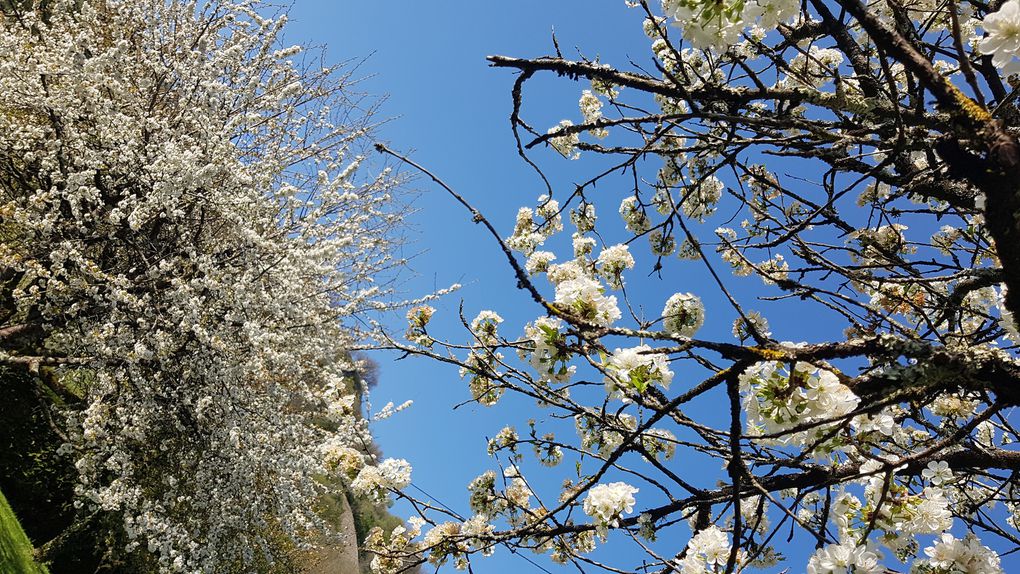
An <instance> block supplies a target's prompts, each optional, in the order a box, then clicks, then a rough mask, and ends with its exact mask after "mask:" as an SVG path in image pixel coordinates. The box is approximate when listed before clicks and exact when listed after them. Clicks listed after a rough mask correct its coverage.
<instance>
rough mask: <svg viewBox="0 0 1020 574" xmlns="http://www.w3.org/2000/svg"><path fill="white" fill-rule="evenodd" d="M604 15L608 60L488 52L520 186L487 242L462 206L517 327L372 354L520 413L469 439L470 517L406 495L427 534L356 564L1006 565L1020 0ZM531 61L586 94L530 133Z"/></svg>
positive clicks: (582, 567)
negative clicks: (633, 38) (516, 308)
mask: <svg viewBox="0 0 1020 574" xmlns="http://www.w3.org/2000/svg"><path fill="white" fill-rule="evenodd" d="M627 5H629V6H630V7H631V8H633V10H632V11H631V13H632V14H635V15H636V17H635V22H634V25H635V28H637V27H638V26H640V27H641V28H640V29H641V30H643V32H644V34H645V35H646V36H647V38H648V53H647V57H646V58H645V60H644V61H642V60H640V59H639V58H633V54H631V56H632V58H633V66H631V67H629V68H627V69H623V68H616V67H613V66H612V65H611V64H608V63H607V62H606V60H605V59H604V58H600V59H597V60H587V59H584V58H581V59H578V60H570V59H567V58H565V57H564V56H562V55H561V54H562V52H561V51H560V50H559V49H558V48H559V46H556V48H557V50H556V54H557V56H555V57H552V56H550V57H543V58H536V59H530V60H525V59H517V58H512V57H506V56H492V57H490V58H489V61H490V63H492V64H493V65H494V66H496V67H500V68H511V69H513V70H516V71H518V72H519V73H520V75H519V76H518V77H517V79H516V81H515V82H514V84H513V87H512V88H510V89H509V90H508V92H509V97H508V106H510V107H511V112H510V117H511V123H512V128H513V134H514V137H515V139H516V141H517V143H518V150H519V153H520V155H521V156H522V158H523V159H524V160H525V161H526V163H527V164H528V167H529V168H533V169H534V170H536V171H537V172H538V175H540V176H541V177H539V178H537V183H536V185H539V186H541V187H543V188H544V189H545V193H544V194H543V195H542V196H541V197H540V198H539V200H538V202H537V204H536V205H534V206H528V207H522V208H521V209H520V210H519V212H518V213H517V217H516V220H515V224H514V225H513V228H512V231H511V232H510V233H509V235H500V233H499V232H498V231H497V229H498V228H499V226H498V225H497V224H498V223H499V222H501V221H504V220H505V219H506V218H502V217H500V218H499V219H498V220H497V218H496V217H493V219H492V222H491V224H490V220H489V219H486V218H485V217H483V216H482V215H481V214H479V213H478V212H476V211H474V210H472V211H471V215H472V217H474V218H475V220H476V221H480V222H483V223H485V224H486V225H487V226H488V227H487V229H488V232H489V234H490V235H491V239H492V240H493V241H494V242H496V243H498V245H497V247H498V248H500V249H501V250H502V251H503V254H504V255H505V256H506V258H507V261H508V263H509V264H510V266H511V268H512V270H513V272H514V274H515V280H516V281H517V283H518V286H519V287H520V288H521V289H522V290H523V292H524V293H525V294H526V295H527V297H528V298H529V299H530V300H531V301H533V302H534V303H535V307H534V309H535V311H536V316H535V317H532V318H529V319H527V323H526V324H524V325H516V324H514V322H513V321H511V320H509V319H508V320H507V321H505V322H503V321H498V322H497V321H476V322H474V323H472V324H470V325H469V324H467V321H463V322H464V324H465V327H467V328H468V330H469V331H470V338H469V342H468V343H467V344H466V345H465V344H463V343H461V342H457V341H456V340H447V339H443V338H439V337H438V336H436V335H435V334H428V335H427V336H424V337H422V336H417V337H415V338H410V339H409V340H408V341H407V342H398V341H393V340H391V341H389V344H390V346H392V347H394V348H397V349H400V350H402V351H404V352H406V353H409V354H418V355H423V356H427V357H432V358H434V359H437V360H441V361H443V362H451V361H452V362H455V363H457V364H458V365H459V366H460V368H461V373H462V376H464V377H465V378H466V379H469V382H468V387H469V388H468V391H469V392H470V394H471V397H472V398H473V399H474V400H475V401H477V402H478V403H479V404H482V405H485V406H486V407H489V408H492V409H503V408H504V407H503V406H502V405H503V403H505V402H509V401H511V400H512V401H513V404H514V405H515V406H517V405H519V401H520V400H521V399H527V400H533V401H535V404H536V408H537V410H536V412H535V413H536V414H534V415H533V418H529V419H528V420H527V421H526V422H521V423H519V424H510V425H506V422H505V421H502V420H501V421H500V425H499V426H500V427H502V428H501V429H495V428H494V429H493V433H494V434H493V438H492V439H490V440H489V441H488V451H489V454H490V455H492V456H493V458H494V461H493V463H494V465H498V467H499V468H500V469H510V470H511V471H510V472H503V473H502V478H500V473H499V472H496V471H488V472H486V473H485V474H482V475H481V476H479V477H478V478H477V479H475V480H474V481H473V482H472V483H471V484H470V486H469V487H468V490H469V493H468V494H469V498H470V505H471V509H472V511H473V512H474V516H473V517H471V518H470V521H471V527H470V532H471V534H470V535H468V534H465V532H464V530H463V527H462V529H461V530H460V531H458V530H457V529H456V528H454V527H452V526H448V525H447V522H448V521H451V520H452V521H455V522H456V521H458V520H459V521H461V523H462V524H464V525H466V524H467V522H466V518H465V517H460V516H457V515H454V514H452V513H450V512H446V511H444V510H441V509H436V508H435V507H434V505H433V504H431V503H430V502H429V501H427V500H416V499H414V498H413V497H411V496H410V495H409V494H408V493H404V494H405V496H407V497H408V499H409V500H411V503H412V504H413V505H414V506H415V509H416V510H417V511H418V512H420V513H421V514H422V515H424V516H425V517H426V518H425V520H426V523H427V524H429V525H430V526H431V527H432V528H431V530H429V531H428V532H427V534H425V535H423V537H422V538H416V537H413V536H412V537H408V536H406V533H405V532H404V531H403V530H400V529H398V531H397V532H394V533H392V534H391V533H387V532H382V531H377V532H376V533H375V535H374V538H373V539H372V540H373V543H372V545H371V550H372V551H373V552H375V553H376V554H377V561H376V562H375V563H374V564H375V568H376V571H378V572H394V571H397V570H399V568H393V566H395V565H397V566H403V565H407V564H411V563H415V562H416V561H420V560H427V561H428V562H430V563H431V564H437V565H438V564H443V563H445V562H448V561H452V562H453V565H454V566H456V567H458V568H467V567H468V566H469V565H470V564H471V560H472V558H473V555H475V554H478V553H479V552H478V549H479V548H489V547H492V546H497V545H503V546H507V547H509V548H510V549H511V550H514V551H521V550H525V549H527V550H529V551H534V552H536V553H539V554H545V555H547V556H548V557H549V559H550V560H551V561H552V562H555V563H561V564H568V565H569V566H568V567H569V568H570V569H571V571H575V570H576V571H584V572H588V571H609V572H636V571H641V572H645V571H648V572H661V573H665V572H682V573H684V574H709V573H711V574H721V573H724V572H725V573H731V572H751V571H763V572H808V573H810V574H851V573H853V574H877V573H880V572H882V573H884V572H910V573H911V574H957V573H964V572H966V573H982V574H996V573H1002V572H1005V571H1009V568H1008V567H1007V561H1008V560H1010V559H1013V560H1015V558H1011V557H1012V556H1013V553H1014V552H1015V551H1016V550H1017V544H1018V542H1017V541H1018V539H1020V535H1018V533H1017V530H1016V528H1017V524H1018V522H1020V497H1018V494H1020V489H1018V488H1017V476H1020V473H1018V471H1020V452H1018V451H1017V450H1016V448H1015V446H1013V445H1015V444H1016V443H1017V441H1018V440H1020V433H1018V432H1017V431H1016V429H1015V428H1014V426H1013V425H1012V423H1011V422H1010V415H1011V413H1012V412H1013V409H1015V407H1016V406H1017V405H1018V404H1020V393H1018V392H1017V391H1016V389H1017V388H1020V361H1018V360H1017V355H1016V347H1015V345H1016V344H1017V343H1020V337H1018V335H1017V332H1018V328H1017V325H1016V323H1015V320H1014V318H1015V317H1016V316H1017V314H1016V313H1017V312H1020V251H1018V250H1017V248H1016V246H1017V245H1020V228H1018V227H1017V225H1016V214H1017V213H1020V188H1018V185H1020V184H1018V182H1020V142H1018V141H1017V136H1018V135H1020V123H1018V121H1020V120H1018V118H1020V109H1018V107H1017V105H1016V101H1017V94H1018V93H1020V92H1018V91H1017V89H1018V87H1020V76H1018V75H1016V72H1017V68H1016V63H1017V61H1018V59H1020V3H1018V2H1016V0H1008V1H1006V2H995V3H981V2H970V1H967V0H962V1H958V2H941V3H940V2H927V1H909V2H891V1H885V0H874V1H871V2H865V3H862V2H860V0H807V1H806V2H799V1H793V0H747V1H743V0H740V1H729V0H721V1H715V0H712V1H706V0H664V1H663V2H661V4H658V3H651V2H648V1H646V0H633V1H628V2H627ZM559 40H560V44H562V38H560V39H559ZM547 73H550V74H548V75H551V74H557V75H559V76H561V77H564V78H567V79H569V80H571V81H576V82H577V83H578V84H580V85H579V86H578V88H577V92H578V93H579V97H578V104H577V107H576V108H575V107H574V106H570V107H568V108H567V109H565V110H564V112H563V113H564V115H565V116H566V117H565V118H564V119H563V120H562V121H560V122H559V123H558V124H556V125H554V126H552V127H551V128H550V129H549V130H548V131H545V132H543V131H542V130H540V129H536V128H534V127H532V126H533V125H534V124H533V123H531V119H529V118H527V117H526V116H527V114H528V113H537V112H534V111H533V110H534V109H535V107H536V106H534V102H532V101H531V99H529V98H534V97H535V94H534V93H533V92H531V91H529V88H530V87H531V86H532V84H531V80H532V79H534V78H537V77H540V76H543V75H546V74H547ZM538 107H541V109H542V110H543V113H545V112H546V111H547V110H548V109H549V105H547V103H546V102H542V105H541V106H538ZM543 148H546V149H545V150H544V149H543ZM398 157H399V156H398ZM563 160H570V161H563ZM544 162H560V165H561V166H563V168H564V169H565V170H568V171H567V173H568V174H569V176H567V177H562V175H561V173H560V172H554V171H552V170H545V169H544V165H545V164H544ZM583 170H591V173H578V172H581V171H583ZM451 191H452V190H451ZM454 193H455V194H456V192H454ZM457 197H458V199H460V200H462V201H465V202H466V200H465V198H463V197H462V196H459V195H458V196H457ZM497 253H498V251H497ZM490 303H491V302H487V301H486V302H476V304H478V305H483V304H490ZM471 304H472V302H471V301H468V302H466V304H465V306H466V307H470V306H471ZM487 313H489V312H487ZM506 316H507V317H510V315H506ZM412 327H413V326H412ZM416 334H418V333H417V331H416ZM798 341H809V342H798ZM516 359H520V360H519V361H517V360H516ZM478 380H484V385H483V386H482V387H479V384H478V383H477V381H478ZM479 389H481V390H482V392H480V391H479ZM468 391H466V392H468ZM514 395H516V396H514ZM508 397H512V399H508ZM499 412H501V413H508V416H509V417H511V418H512V416H513V413H514V412H515V411H514V410H513V408H509V407H507V410H500V411H499ZM570 421H572V422H573V424H572V425H570V424H565V423H569V422H570ZM482 524H484V525H485V528H481V527H480V525H482ZM603 545H604V546H605V548H604V549H602V548H600V547H602V546H603Z"/></svg>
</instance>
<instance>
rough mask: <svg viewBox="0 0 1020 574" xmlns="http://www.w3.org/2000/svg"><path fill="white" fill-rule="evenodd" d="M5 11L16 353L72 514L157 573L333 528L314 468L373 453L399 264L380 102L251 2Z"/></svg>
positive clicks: (3, 304) (212, 564)
mask: <svg viewBox="0 0 1020 574" xmlns="http://www.w3.org/2000/svg"><path fill="white" fill-rule="evenodd" d="M0 9H2V11H0V25H2V31H0V193H2V196H0V233H2V241H0V261H2V268H0V277H2V279H0V363H3V364H4V365H5V366H6V368H10V369H23V370H25V371H27V372H30V373H33V374H35V375H37V377H38V380H41V381H43V382H45V383H46V384H48V385H49V387H50V389H49V390H48V391H47V392H51V393H52V395H53V396H55V397H56V399H55V400H56V401H57V402H58V403H59V404H63V405H65V406H66V408H65V409H63V410H62V411H61V414H63V415H66V416H63V417H62V416H55V417H54V418H53V425H54V428H55V429H56V431H57V432H59V433H61V434H62V435H63V436H64V439H65V444H64V446H63V448H62V451H63V452H64V453H65V454H66V455H67V456H69V457H71V458H72V460H73V461H74V464H75V467H76V469H77V473H78V478H77V495H78V503H77V504H78V505H79V506H80V510H79V515H80V517H81V518H82V520H87V518H88V516H91V515H95V514H97V513H104V514H113V515H115V516H117V517H119V519H120V522H121V524H122V529H123V536H122V537H121V538H120V539H121V540H124V541H125V544H126V548H117V549H112V550H111V551H112V552H114V553H121V554H130V553H132V552H134V551H136V550H137V551H138V552H141V553H149V554H151V555H152V556H153V557H154V559H155V562H156V565H157V566H158V568H159V569H160V570H162V571H167V572H170V571H173V572H184V571H186V572H226V571H237V572H241V571H244V572H249V571H255V570H256V569H265V568H269V567H270V566H271V565H272V564H273V563H274V562H278V561H279V559H280V558H282V557H285V555H286V553H287V552H289V551H290V550H293V549H294V548H296V547H298V548H299V547H300V545H301V544H302V541H307V540H309V539H311V540H312V541H317V542H323V541H328V540H330V539H329V538H327V537H325V536H326V534H328V525H327V524H325V523H324V522H323V520H322V519H320V517H319V515H318V514H317V513H316V512H315V508H316V503H317V501H319V500H320V497H321V496H322V495H323V494H324V493H325V492H327V490H329V489H330V488H333V487H331V486H329V485H335V484H336V482H335V481H333V480H320V479H321V478H322V477H327V476H329V475H330V474H331V473H342V472H343V469H344V468H345V467H344V466H343V465H352V464H353V465H357V464H359V463H363V461H362V459H365V460H372V456H370V455H369V454H367V453H368V452H369V451H370V449H369V448H368V444H369V443H370V437H368V435H367V431H366V422H365V421H364V420H362V419H361V418H360V417H359V416H358V413H357V412H356V411H357V406H358V404H360V403H359V401H358V399H357V397H356V396H355V394H354V392H353V391H352V385H351V380H350V379H351V376H352V373H354V372H356V365H355V364H354V363H353V362H352V360H351V355H350V353H349V349H351V347H352V345H353V344H354V342H355V341H357V340H358V339H359V338H360V336H361V332H360V331H361V329H362V327H361V326H363V325H367V324H369V322H368V321H367V320H366V319H369V318H370V317H368V316H366V314H368V313H375V312H376V311H378V310H381V309H384V308H385V307H386V305H385V304H383V303H381V302H380V301H383V300H385V299H387V298H388V295H387V289H386V288H385V286H384V285H383V284H377V283H376V282H375V278H376V277H377V274H379V273H380V272H382V271H385V270H386V269H388V268H391V267H393V266H395V265H397V264H399V261H396V260H394V259H393V258H392V257H391V245H392V241H391V238H392V237H393V233H392V230H393V228H394V226H395V225H396V224H397V223H398V221H399V215H400V209H399V205H397V204H395V203H394V201H393V198H392V197H391V192H392V190H393V189H394V187H395V186H396V185H397V183H398V179H397V178H396V177H395V176H394V175H393V174H391V172H390V171H389V170H388V169H381V170H380V169H376V170H375V171H373V172H371V173H367V174H366V173H362V172H364V171H365V168H364V167H362V168H360V169H359V165H360V164H362V160H363V156H362V155H361V152H362V151H363V150H362V145H363V142H364V141H365V140H366V135H367V134H368V133H370V130H371V128H372V120H371V114H370V112H371V102H370V101H369V100H364V99H362V98H360V97H359V96H357V95H356V93H355V92H353V91H352V90H351V86H350V84H351V83H352V79H351V78H350V77H349V76H348V75H345V74H344V73H342V69H341V68H338V67H335V66H327V65H325V64H324V63H323V61H322V59H321V57H320V56H319V55H317V54H315V53H305V52H303V51H302V50H301V49H300V47H296V46H295V47H290V48H288V47H286V46H284V45H283V44H282V42H281V38H280V32H281V27H282V26H283V24H284V23H285V21H286V18H285V17H284V16H283V15H282V14H279V15H277V16H272V13H273V12H274V11H275V9H273V8H272V7H271V6H268V5H263V4H260V3H258V2H248V1H236V2H235V1H233V0H209V1H200V2H178V1H166V0H123V1H117V2H114V1H103V0H52V1H33V0H18V1H14V0H12V1H5V2H0ZM11 381H14V382H21V383H23V382H24V378H6V379H5V380H4V383H5V384H10V383H11ZM65 421H66V422H65ZM397 470H399V469H397ZM394 485H395V486H399V485H400V483H394ZM295 545H296V546H295Z"/></svg>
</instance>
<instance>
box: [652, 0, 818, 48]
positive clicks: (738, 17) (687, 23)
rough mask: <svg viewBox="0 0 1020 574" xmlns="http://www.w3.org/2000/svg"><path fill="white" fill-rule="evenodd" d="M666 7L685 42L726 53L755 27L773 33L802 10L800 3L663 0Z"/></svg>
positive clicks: (792, 1) (785, 1) (794, 1)
mask: <svg viewBox="0 0 1020 574" xmlns="http://www.w3.org/2000/svg"><path fill="white" fill-rule="evenodd" d="M662 7H663V11H665V12H666V14H667V15H669V16H671V17H673V18H675V19H676V25H677V26H680V27H681V28H682V29H683V34H684V38H686V39H687V40H688V41H690V42H691V44H693V45H694V46H695V47H697V48H702V49H707V48H715V49H719V50H725V49H726V48H727V47H728V46H731V45H733V44H735V43H736V42H737V41H738V40H739V39H740V34H741V32H743V31H744V30H745V29H746V28H748V27H750V26H752V25H755V24H758V25H760V26H761V27H763V28H765V29H772V28H775V27H776V26H777V25H778V24H780V23H782V22H785V21H788V20H789V19H790V18H792V17H793V16H795V15H796V14H797V12H798V11H799V10H800V3H799V2H797V1H796V0H749V1H747V2H738V1H735V0H725V1H722V2H706V1H704V0H663V3H662Z"/></svg>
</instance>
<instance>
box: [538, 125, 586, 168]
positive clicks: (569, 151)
mask: <svg viewBox="0 0 1020 574" xmlns="http://www.w3.org/2000/svg"><path fill="white" fill-rule="evenodd" d="M571 127H574V122H572V121H570V120H562V121H560V123H559V124H558V125H556V126H554V127H551V128H549V131H548V132H546V133H548V134H559V133H561V132H563V131H564V130H565V129H567V128H571ZM579 143H581V138H580V137H579V136H578V134H577V132H573V133H563V134H562V135H556V136H553V137H551V138H549V144H550V145H551V146H552V147H553V149H554V150H556V151H558V152H560V155H562V156H563V157H565V158H567V159H578V158H579V157H581V152H579V151H577V144H579Z"/></svg>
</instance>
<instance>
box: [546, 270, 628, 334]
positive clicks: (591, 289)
mask: <svg viewBox="0 0 1020 574" xmlns="http://www.w3.org/2000/svg"><path fill="white" fill-rule="evenodd" d="M555 302H556V305H557V306H559V307H560V308H561V309H563V310H564V311H565V312H567V313H570V314H571V315H573V316H575V317H577V318H579V319H581V320H583V321H586V322H588V323H592V324H594V325H598V326H601V327H605V326H608V325H611V324H612V323H613V322H615V321H616V320H617V319H619V318H620V316H621V314H620V309H619V307H617V305H616V297H615V296H613V295H608V296H607V295H605V293H604V291H603V288H602V285H600V284H599V282H598V281H596V280H594V279H591V278H588V277H578V278H576V279H570V280H567V281H564V282H562V283H560V284H558V285H556V300H555Z"/></svg>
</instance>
